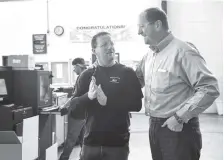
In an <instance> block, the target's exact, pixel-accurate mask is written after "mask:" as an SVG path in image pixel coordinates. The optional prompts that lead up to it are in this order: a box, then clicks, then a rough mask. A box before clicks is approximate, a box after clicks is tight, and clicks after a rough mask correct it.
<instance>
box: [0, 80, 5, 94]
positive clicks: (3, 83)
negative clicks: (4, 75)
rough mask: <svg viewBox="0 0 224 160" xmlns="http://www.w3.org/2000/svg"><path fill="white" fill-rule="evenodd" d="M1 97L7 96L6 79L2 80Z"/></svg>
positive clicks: (0, 83) (0, 86)
mask: <svg viewBox="0 0 224 160" xmlns="http://www.w3.org/2000/svg"><path fill="white" fill-rule="evenodd" d="M1 95H7V88H6V84H5V79H0V96H1Z"/></svg>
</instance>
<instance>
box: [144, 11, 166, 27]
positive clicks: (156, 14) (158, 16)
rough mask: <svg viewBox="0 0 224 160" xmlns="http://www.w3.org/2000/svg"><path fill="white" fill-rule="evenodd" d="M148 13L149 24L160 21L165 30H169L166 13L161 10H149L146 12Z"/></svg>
mask: <svg viewBox="0 0 224 160" xmlns="http://www.w3.org/2000/svg"><path fill="white" fill-rule="evenodd" d="M144 13H146V19H147V21H148V22H156V21H158V20H160V21H161V22H162V26H163V28H164V29H166V30H168V29H169V24H168V20H167V15H166V13H165V12H164V11H163V10H161V9H159V8H148V9H146V10H145V11H144Z"/></svg>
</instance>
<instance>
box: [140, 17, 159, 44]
mask: <svg viewBox="0 0 224 160" xmlns="http://www.w3.org/2000/svg"><path fill="white" fill-rule="evenodd" d="M138 34H139V35H142V36H143V37H144V41H145V44H149V45H155V44H156V39H155V38H156V36H157V29H156V25H155V23H154V22H148V21H147V19H146V14H145V13H142V14H141V15H140V16H139V22H138Z"/></svg>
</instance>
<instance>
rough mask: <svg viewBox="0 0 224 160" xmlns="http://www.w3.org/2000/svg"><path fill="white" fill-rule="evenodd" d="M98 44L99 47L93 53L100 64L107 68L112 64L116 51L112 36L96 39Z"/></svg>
mask: <svg viewBox="0 0 224 160" xmlns="http://www.w3.org/2000/svg"><path fill="white" fill-rule="evenodd" d="M96 42H97V43H96V44H97V47H96V48H95V49H93V53H94V54H95V55H96V57H97V60H98V61H99V63H100V64H102V65H105V66H106V65H108V64H111V62H112V61H113V60H114V57H115V49H114V43H113V41H112V40H111V37H110V35H103V36H100V37H98V38H97V39H96Z"/></svg>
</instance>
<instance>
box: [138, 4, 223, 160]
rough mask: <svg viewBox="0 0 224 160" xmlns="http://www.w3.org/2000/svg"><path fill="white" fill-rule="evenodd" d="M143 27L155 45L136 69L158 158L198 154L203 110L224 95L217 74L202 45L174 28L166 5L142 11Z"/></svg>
mask: <svg viewBox="0 0 224 160" xmlns="http://www.w3.org/2000/svg"><path fill="white" fill-rule="evenodd" d="M138 32H139V34H140V35H142V36H143V37H144V41H145V44H147V45H149V46H150V50H151V51H149V53H147V54H146V55H145V56H144V57H143V59H142V61H141V62H140V64H139V66H138V68H137V69H136V74H137V76H138V78H139V80H140V82H141V84H142V87H143V86H144V87H145V107H146V109H147V111H148V112H149V113H148V114H149V116H150V129H149V139H150V146H151V152H152V157H153V160H197V159H199V158H200V150H201V146H202V145H201V133H200V129H199V121H198V115H199V114H200V113H202V112H203V111H204V110H206V109H207V108H208V107H209V106H211V105H212V103H213V102H214V101H215V99H216V98H217V97H218V96H219V91H218V83H217V80H216V78H215V77H214V76H213V75H212V73H211V72H210V71H209V69H208V68H207V66H206V63H205V60H204V59H203V57H202V56H201V55H200V54H199V52H198V50H197V49H196V48H194V47H192V46H191V45H189V44H188V43H186V42H183V41H181V40H179V39H177V38H175V37H174V36H173V34H172V33H171V32H169V25H168V22H167V16H166V14H165V13H164V12H163V11H162V10H160V9H158V8H150V9H147V10H145V11H144V12H143V13H141V14H140V16H139V31H138Z"/></svg>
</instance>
